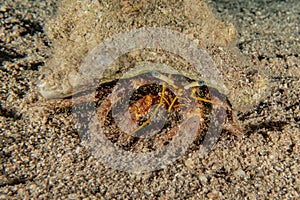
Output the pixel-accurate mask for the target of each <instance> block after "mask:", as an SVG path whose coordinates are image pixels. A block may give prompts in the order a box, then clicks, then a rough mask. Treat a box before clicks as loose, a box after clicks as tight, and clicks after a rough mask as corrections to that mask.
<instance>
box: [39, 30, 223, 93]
mask: <svg viewBox="0 0 300 200" xmlns="http://www.w3.org/2000/svg"><path fill="white" fill-rule="evenodd" d="M158 48H159V49H161V50H163V51H166V52H169V53H173V54H175V55H176V56H179V57H181V58H184V59H185V60H186V61H188V62H189V63H190V65H188V66H186V67H185V66H184V65H177V66H176V65H174V66H167V65H165V64H163V63H156V64H155V65H153V63H144V64H143V65H142V67H141V66H139V67H138V70H131V69H133V68H135V67H137V66H133V65H129V66H126V65H118V64H117V65H116V64H115V65H114V62H115V61H116V60H117V59H118V58H119V57H120V56H122V55H124V54H127V53H129V52H131V51H134V50H143V49H158ZM128 71H129V72H128ZM150 71H158V72H161V73H167V74H182V75H184V76H186V77H188V78H190V79H193V80H204V81H205V84H206V85H208V86H211V87H214V88H217V89H219V90H220V91H222V92H226V89H225V86H224V84H223V82H222V79H221V75H220V73H219V72H218V69H217V67H216V65H215V63H214V62H213V60H212V59H211V58H210V56H209V55H208V54H207V53H206V51H205V50H204V49H201V48H200V47H199V46H198V44H197V43H196V42H194V41H192V40H191V39H189V38H188V37H186V36H185V35H184V34H181V33H179V32H176V31H171V30H169V29H163V28H142V29H136V30H133V31H130V32H126V33H122V34H118V35H116V36H114V37H113V38H110V39H107V40H104V42H102V43H101V44H99V45H98V46H97V47H96V48H94V49H93V50H92V51H90V52H89V53H88V54H87V56H86V58H85V59H84V61H83V62H82V64H81V66H80V68H79V70H78V71H77V72H70V73H69V74H68V77H67V80H68V86H67V87H48V86H47V84H42V85H40V92H41V94H42V95H43V96H44V97H47V98H63V97H68V96H71V95H73V94H76V93H78V92H81V91H84V90H88V89H89V90H90V89H91V88H92V87H94V86H95V87H96V86H98V85H99V84H103V83H106V82H110V81H113V80H116V79H120V78H131V77H133V76H136V75H139V74H142V73H147V72H150Z"/></svg>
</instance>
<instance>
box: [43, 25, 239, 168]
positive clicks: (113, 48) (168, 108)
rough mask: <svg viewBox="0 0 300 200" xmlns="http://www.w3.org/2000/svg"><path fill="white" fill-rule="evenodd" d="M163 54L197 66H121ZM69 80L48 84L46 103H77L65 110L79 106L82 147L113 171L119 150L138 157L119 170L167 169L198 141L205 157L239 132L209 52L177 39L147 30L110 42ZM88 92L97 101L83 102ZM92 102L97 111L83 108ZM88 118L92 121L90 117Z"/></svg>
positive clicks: (162, 31) (76, 110)
mask: <svg viewBox="0 0 300 200" xmlns="http://www.w3.org/2000/svg"><path fill="white" fill-rule="evenodd" d="M158 47H159V49H163V50H164V52H165V53H166V54H168V55H170V57H168V58H169V59H170V58H171V60H172V56H171V54H172V53H173V55H174V54H176V55H175V57H176V56H179V57H182V58H184V59H185V60H188V62H189V63H190V64H189V65H186V66H184V65H181V64H180V62H175V63H174V65H172V66H169V65H167V64H165V63H154V62H153V60H151V61H150V62H149V60H148V61H147V62H146V61H142V62H141V63H143V64H141V65H134V64H133V63H129V64H127V65H125V64H124V65H122V64H120V63H119V64H115V61H116V60H118V59H119V58H120V57H121V56H122V55H124V54H128V52H131V51H135V50H137V49H138V50H145V49H148V50H149V49H150V50H155V49H158ZM170 52H171V54H170ZM150 54H151V53H150ZM148 55H149V54H148ZM111 66H113V67H111ZM66 79H67V81H66V82H64V83H66V84H65V85H63V86H61V85H58V84H53V83H52V84H50V83H49V82H47V80H44V82H42V83H40V84H39V87H40V93H41V94H42V95H43V96H44V97H46V98H66V97H69V96H72V95H73V98H72V99H71V100H70V99H69V100H65V101H63V103H61V104H60V107H68V106H69V107H70V106H72V107H73V113H74V114H75V116H76V117H77V119H79V121H80V123H79V124H83V123H85V122H84V121H85V120H87V121H88V122H87V123H88V127H87V128H86V127H85V128H83V130H84V131H82V132H81V133H80V135H81V137H82V139H83V141H84V142H85V143H87V145H88V146H89V147H90V148H91V149H92V150H93V151H94V152H95V153H96V155H98V157H101V158H102V159H104V160H109V163H110V164H111V163H112V162H111V158H112V154H115V152H117V150H116V145H117V146H119V147H120V146H121V147H122V148H121V149H125V150H126V152H127V153H128V152H131V153H133V154H130V155H127V153H126V152H125V153H124V152H123V153H120V154H119V155H118V156H115V157H114V158H120V157H121V158H120V159H119V161H118V162H113V163H123V162H124V160H127V162H128V160H130V162H131V168H132V169H134V166H138V165H140V162H141V160H143V161H144V162H143V163H144V164H145V165H146V164H147V165H151V166H156V165H157V163H160V164H161V166H164V165H166V163H163V164H162V160H170V158H177V157H178V155H179V154H180V153H178V152H179V150H178V148H179V147H180V149H181V150H180V151H182V152H184V151H185V150H186V149H187V148H189V147H188V146H189V145H190V144H191V143H192V142H193V141H198V143H199V146H201V147H202V148H201V152H203V153H204V152H207V151H208V150H209V149H210V148H211V147H212V146H213V144H214V143H215V142H216V141H217V139H218V137H219V135H220V134H221V131H222V130H223V128H224V124H225V122H227V124H230V125H231V126H235V127H237V126H236V123H235V121H234V119H233V114H232V107H231V104H230V102H229V100H228V99H227V97H226V94H225V92H226V90H225V89H224V88H225V87H223V85H222V81H221V80H220V76H219V73H218V72H217V68H216V66H215V64H214V62H213V61H212V59H211V58H210V57H209V55H208V54H207V53H206V52H205V51H204V50H203V49H201V48H199V47H198V46H197V45H196V44H194V43H193V42H191V41H190V39H188V38H186V37H185V36H182V35H181V34H178V33H176V32H174V31H173V32H172V31H170V30H165V29H159V30H157V29H142V30H136V31H132V32H129V33H126V34H121V35H118V36H116V37H114V38H113V39H111V40H107V41H104V42H103V44H101V45H99V46H98V47H96V48H95V49H93V50H92V51H91V52H90V53H89V54H88V55H87V57H86V59H85V60H84V61H82V62H81V68H80V69H79V70H77V71H76V72H69V74H68V77H67V78H66ZM87 90H89V91H91V92H90V93H91V94H89V95H82V94H84V93H85V92H84V91H87ZM86 102H89V103H90V102H93V105H92V106H91V107H89V108H90V109H86V108H84V109H82V108H81V107H80V106H78V105H80V104H82V103H86ZM89 111H91V112H90V113H91V114H89V116H87V115H84V114H83V113H87V112H89ZM108 144H110V145H108ZM166 146H171V148H166ZM108 149H111V150H110V151H109V152H110V153H107V151H108ZM112 149H113V150H112ZM176 149H177V150H176ZM136 152H143V153H145V152H148V153H149V152H152V154H151V156H150V155H148V154H136ZM124 154H126V156H125V157H124ZM105 155H109V156H108V157H105ZM120 155H122V156H123V157H122V156H120ZM180 155H181V154H180ZM103 156H104V157H105V158H103ZM139 156H140V158H138V157H139ZM128 157H131V159H128ZM145 160H147V161H145ZM135 161H137V163H135V164H134V162H135ZM120 165H122V166H124V164H120ZM120 165H118V164H117V166H114V167H118V166H120ZM157 167H159V166H157ZM148 170H149V169H148Z"/></svg>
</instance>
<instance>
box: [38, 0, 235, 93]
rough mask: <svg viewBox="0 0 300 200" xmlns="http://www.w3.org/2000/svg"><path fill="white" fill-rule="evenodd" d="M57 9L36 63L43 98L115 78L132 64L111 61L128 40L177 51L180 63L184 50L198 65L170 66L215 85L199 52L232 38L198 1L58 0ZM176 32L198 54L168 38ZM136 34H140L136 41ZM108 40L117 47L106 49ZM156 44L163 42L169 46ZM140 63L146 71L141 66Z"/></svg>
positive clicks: (228, 27) (230, 30)
mask: <svg viewBox="0 0 300 200" xmlns="http://www.w3.org/2000/svg"><path fill="white" fill-rule="evenodd" d="M59 10H60V11H59V12H58V16H57V17H56V18H55V19H54V20H51V21H50V22H49V23H48V25H47V26H46V32H47V34H48V36H49V37H50V38H51V39H52V40H53V44H54V46H53V50H52V51H53V54H52V57H51V58H50V59H49V60H48V61H47V63H46V66H45V67H43V68H41V74H42V76H41V78H40V82H39V84H38V86H39V89H40V93H41V94H42V95H43V96H44V97H46V98H64V97H67V96H70V95H72V94H75V93H77V92H80V91H82V90H85V89H87V88H90V87H91V85H94V84H95V82H94V81H95V79H96V81H97V83H98V84H99V83H100V84H101V83H104V82H107V81H111V80H115V79H118V78H121V77H122V76H123V75H124V73H126V71H128V70H129V69H130V68H132V67H134V65H132V66H122V65H118V64H114V63H113V62H114V61H116V59H117V58H119V56H121V55H123V54H124V53H128V52H129V51H132V50H133V51H134V50H137V48H134V45H136V46H139V47H141V48H139V49H140V50H143V48H158V49H162V50H165V51H169V50H170V52H172V53H173V54H176V55H179V56H182V55H181V54H180V53H182V54H184V55H183V56H182V57H183V58H184V59H186V62H190V60H189V58H186V56H185V55H186V54H191V55H192V57H193V58H192V59H194V60H199V62H202V63H200V64H199V62H198V61H197V62H198V64H199V65H198V66H196V65H193V64H192V66H189V67H187V66H179V65H178V66H176V65H172V66H171V67H173V68H174V69H175V70H176V71H178V72H179V73H181V74H183V75H185V76H187V77H190V78H192V79H196V80H198V79H203V80H205V81H206V83H207V84H208V83H211V84H212V85H214V86H216V87H220V85H222V83H221V84H219V81H217V80H218V79H220V77H216V76H215V75H212V74H218V73H215V70H216V68H215V67H212V66H213V65H211V61H212V60H209V59H207V57H208V54H206V53H203V52H204V49H206V47H208V46H226V45H227V44H229V43H230V42H231V41H232V40H233V39H234V38H235V35H236V34H235V29H234V27H233V25H232V24H226V23H223V22H221V21H219V20H218V19H216V18H215V17H214V15H213V13H212V12H211V11H210V9H209V8H208V7H207V6H206V4H205V3H204V2H203V1H198V0H197V1H196V0H184V1H166V0H161V1H160V2H159V3H158V2H157V1H149V2H148V1H147V2H144V3H143V4H141V3H139V2H132V4H130V5H127V4H124V5H123V4H122V3H121V2H120V1H117V0H113V1H105V0H104V1H92V0H83V1H71V0H64V1H63V2H62V3H61V5H60V9H59ZM171 10H172V12H170V11H171ZM178 16H180V17H178ZM141 26H142V27H164V30H172V31H170V33H166V34H165V35H163V34H164V33H159V32H158V33H152V32H151V31H148V32H149V33H145V30H146V32H147V29H144V30H143V29H138V28H139V27H141ZM132 30H133V31H132ZM141 30H143V31H144V32H142V31H141ZM134 33H137V34H139V36H137V35H134ZM141 33H142V34H141ZM179 33H181V34H184V35H185V36H186V38H185V41H186V39H187V38H188V37H189V38H190V41H189V42H191V41H195V43H197V49H201V50H202V51H203V52H202V53H200V54H199V55H200V57H198V58H197V57H196V56H193V51H194V50H197V49H191V47H193V48H194V46H191V45H187V47H186V46H183V45H185V43H183V44H182V43H180V42H181V41H180V40H178V38H176V37H175V39H174V37H173V35H180V34H179ZM122 34H123V35H122ZM124 34H125V37H123V36H124ZM143 34H144V35H143ZM147 34H148V35H147ZM153 34H154V35H153ZM168 34H169V35H170V36H171V38H169V37H168ZM116 35H117V36H116ZM120 35H121V36H122V37H120ZM154 36H155V38H153V37H154ZM116 37H117V38H118V39H117V40H116ZM130 37H131V38H130ZM138 37H142V38H140V40H139V38H138ZM151 37H152V38H151ZM179 37H180V36H179ZM105 38H109V39H106V40H105ZM191 38H194V39H191ZM133 39H134V40H133ZM151 42H152V43H151ZM154 42H158V43H157V44H154ZM109 45H112V46H113V47H117V48H114V49H112V48H110V46H109ZM130 45H131V46H130ZM159 45H164V46H166V45H169V47H170V49H166V48H165V47H164V48H161V47H159ZM200 46H201V48H199V47H200ZM131 47H133V48H131ZM179 47H180V48H179ZM104 50H108V51H109V52H104ZM101 51H102V52H101ZM103 55H104V56H103ZM110 56H111V57H112V58H110ZM208 60H209V62H208ZM168 62H169V61H168ZM205 62H207V63H205ZM145 67H146V70H147V66H146V65H145ZM199 69H200V70H199ZM103 70H105V73H103V72H104V71H103ZM207 70H210V71H207ZM167 73H170V72H167ZM129 76H130V75H129Z"/></svg>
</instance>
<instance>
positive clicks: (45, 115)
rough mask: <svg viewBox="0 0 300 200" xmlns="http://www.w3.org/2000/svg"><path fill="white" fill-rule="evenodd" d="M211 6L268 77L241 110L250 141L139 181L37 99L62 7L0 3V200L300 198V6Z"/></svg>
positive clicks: (223, 142)
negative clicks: (50, 30)
mask: <svg viewBox="0 0 300 200" xmlns="http://www.w3.org/2000/svg"><path fill="white" fill-rule="evenodd" d="M208 4H209V5H210V6H212V8H213V9H214V12H215V13H216V14H217V15H219V16H220V17H221V18H222V19H223V20H225V21H229V22H231V23H233V24H234V25H235V27H236V29H237V31H238V39H237V41H236V45H237V47H238V48H239V50H240V51H241V53H242V54H243V55H244V56H245V57H247V58H249V59H250V60H252V62H256V63H259V64H260V65H261V66H262V67H263V68H264V70H263V71H264V72H265V73H264V75H265V76H267V77H268V81H269V83H270V88H269V90H267V92H266V93H265V95H264V96H263V97H262V99H261V100H260V101H259V102H257V103H256V104H254V105H251V107H249V108H248V109H247V110H238V112H237V119H238V121H239V122H240V123H241V124H242V126H243V127H244V128H245V131H244V132H245V133H244V135H243V136H242V137H236V136H234V135H231V134H226V133H225V134H223V135H222V136H221V137H220V138H219V141H218V143H217V144H216V145H215V147H214V149H213V151H211V152H210V153H209V154H208V155H207V156H206V157H205V158H204V159H199V158H197V157H194V156H193V154H191V156H189V155H187V156H185V157H183V158H182V159H179V160H178V161H176V162H175V163H173V164H172V165H170V166H168V167H167V168H165V169H163V170H158V171H154V172H151V173H146V174H141V175H136V174H129V173H126V172H120V171H116V170H114V169H111V168H108V167H107V166H105V165H102V164H101V162H99V161H97V159H95V158H94V157H93V156H92V155H91V153H90V152H89V151H88V149H87V148H86V147H84V146H83V145H82V144H81V140H80V137H79V136H78V133H77V132H76V130H75V129H74V128H73V124H72V120H70V118H71V117H70V113H68V112H59V113H57V112H56V111H55V109H54V107H55V106H51V105H52V104H53V105H55V102H56V101H55V100H51V101H46V100H45V99H43V98H42V97H41V96H40V95H39V93H38V92H37V86H36V81H37V79H38V76H39V69H41V68H42V67H43V66H44V63H45V60H46V59H47V58H48V57H49V54H50V53H49V49H50V47H51V45H52V43H51V41H50V40H49V39H48V38H47V36H46V34H45V32H44V26H45V23H46V22H47V20H48V19H49V18H50V17H51V16H53V15H55V13H56V10H57V5H56V4H55V1H47V2H45V1H28V2H27V1H5V2H4V3H1V5H0V26H1V31H0V62H1V65H0V67H1V68H0V69H1V70H0V72H1V74H0V79H1V85H0V86H1V93H0V101H1V103H0V117H1V118H0V119H1V120H0V128H1V129H0V147H1V148H0V149H1V151H0V162H1V165H0V199H11V198H16V199H20V198H23V199H29V198H34V199H35V198H36V199H37V198H44V199H67V198H68V199H81V198H87V199H89V198H90V199H101V198H103V199H112V198H116V199H142V198H143V199H245V198H246V199H297V198H299V197H300V182H299V180H300V174H299V171H300V160H299V151H300V150H299V144H300V141H299V139H300V131H299V126H300V124H299V123H300V122H299V121H300V108H299V107H300V104H299V102H300V101H299V99H300V91H299V86H300V79H299V77H300V75H299V65H300V58H299V52H300V37H299V30H300V27H299V24H300V15H299V14H300V2H299V1H297V0H286V1H260V0H255V1H254V0H252V1H243V0H237V1H229V0H228V1H226V0H216V1H208ZM235 70H243V68H242V67H241V68H237V69H235ZM254 75H255V73H254ZM224 76H226V75H224ZM227 76H228V77H230V74H228V75H227ZM225 79H226V77H225ZM227 79H228V80H231V81H237V82H238V81H239V80H232V79H230V78H227ZM227 79H226V80H227ZM229 85H230V84H229ZM232 85H234V84H233V83H232ZM37 105H39V106H37ZM46 105H47V106H46ZM49 105H50V106H49Z"/></svg>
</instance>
